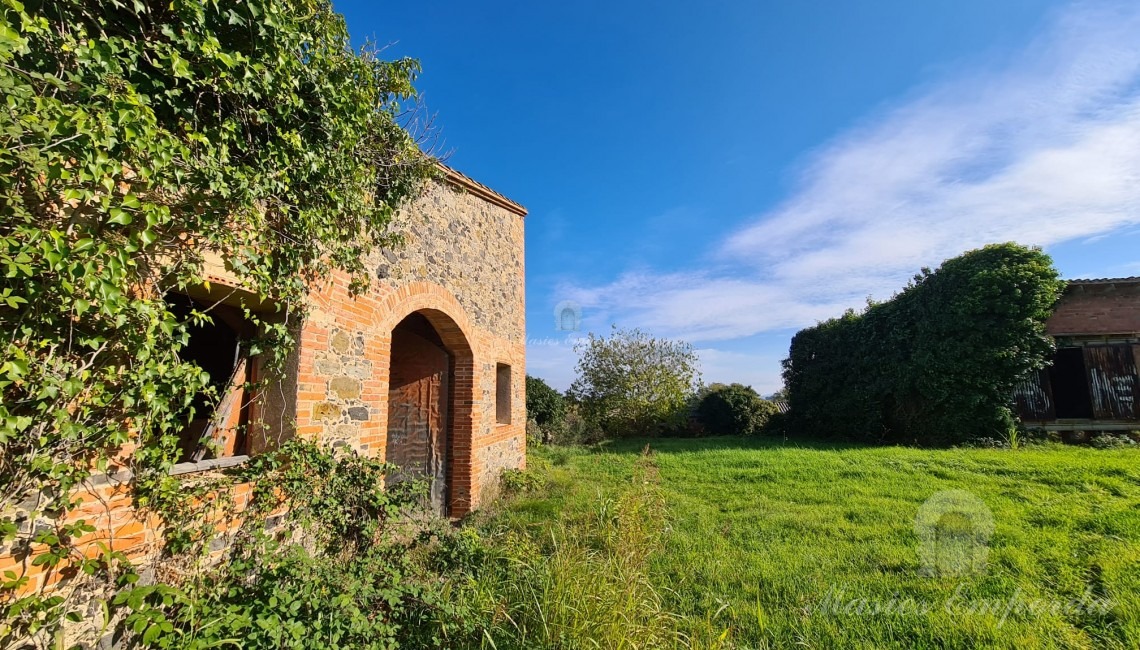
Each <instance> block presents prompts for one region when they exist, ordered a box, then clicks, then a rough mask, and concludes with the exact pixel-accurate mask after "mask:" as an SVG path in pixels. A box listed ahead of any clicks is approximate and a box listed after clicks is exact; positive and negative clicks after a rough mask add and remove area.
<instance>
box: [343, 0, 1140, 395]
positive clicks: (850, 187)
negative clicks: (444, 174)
mask: <svg viewBox="0 0 1140 650" xmlns="http://www.w3.org/2000/svg"><path fill="white" fill-rule="evenodd" d="M335 5H336V7H337V9H338V10H340V11H341V12H343V13H344V14H345V16H346V17H347V19H348V24H349V29H350V31H351V32H352V35H353V38H354V39H355V40H357V41H363V40H365V39H371V40H373V41H376V42H378V43H380V44H388V50H387V52H388V54H390V55H391V56H413V57H416V58H418V59H420V61H421V62H422V64H423V68H424V70H423V74H422V76H421V78H420V81H419V83H418V86H419V88H420V89H421V91H422V94H423V99H424V102H425V103H426V106H427V109H428V110H429V111H430V112H432V113H434V114H435V124H436V126H438V127H439V128H440V129H441V136H442V149H443V150H444V151H447V152H450V157H449V158H448V162H449V164H451V165H452V166H453V167H455V168H457V169H459V170H460V171H463V172H464V173H466V174H468V175H470V176H472V177H473V178H475V179H477V180H479V181H481V182H483V183H485V184H487V185H490V186H491V187H493V188H495V189H497V190H499V191H500V192H502V193H503V194H505V195H507V196H509V197H511V198H512V199H515V200H516V201H518V202H520V203H522V204H523V205H525V206H526V207H527V208H528V209H529V210H530V215H529V216H528V217H527V222H526V228H527V260H526V264H527V321H528V338H529V339H530V344H529V345H528V359H527V364H528V372H529V373H530V374H535V375H538V376H540V377H543V378H545V379H547V380H548V381H550V382H551V383H552V384H554V385H555V386H557V387H560V388H565V387H567V386H568V385H569V383H570V382H571V381H572V379H573V366H574V361H575V358H576V357H575V355H574V352H573V341H574V340H575V339H576V338H577V337H578V336H581V335H582V334H583V333H584V332H586V331H596V332H602V331H605V330H608V328H609V325H610V324H611V323H616V324H617V325H619V326H624V327H641V328H643V329H645V330H647V331H649V332H651V333H654V334H656V335H660V336H668V337H677V338H682V339H685V340H688V341H690V342H692V343H693V344H694V346H695V347H696V349H697V350H698V352H699V354H700V356H701V361H702V370H703V377H704V379H705V381H708V382H712V381H725V382H727V381H740V382H743V383H747V384H751V385H753V386H754V387H755V388H756V389H757V390H759V391H761V392H762V393H767V392H771V391H773V390H775V389H776V388H778V387H779V385H780V380H779V371H780V367H779V361H780V359H782V358H783V357H784V356H785V355H786V353H787V348H788V342H789V340H790V337H791V335H792V334H794V332H795V331H796V330H797V329H798V328H800V327H803V326H805V325H810V324H812V323H814V322H816V321H817V320H819V319H822V318H827V317H830V316H834V315H838V314H839V313H841V312H842V311H843V310H844V309H845V308H847V307H857V306H859V305H861V304H863V303H865V301H866V299H867V297H869V296H870V297H874V298H876V299H883V298H888V297H890V295H891V294H892V293H894V292H895V291H897V290H898V289H899V288H901V287H902V286H903V284H905V282H906V280H907V278H909V277H910V276H911V275H912V274H913V273H914V272H915V271H916V270H917V269H918V268H920V267H921V266H924V265H928V266H933V265H937V264H938V263H939V262H940V261H941V260H943V259H945V258H947V257H950V256H953V255H956V254H958V253H961V252H963V251H965V250H968V249H971V248H975V247H977V246H980V245H982V244H985V243H988V242H993V241H1009V240H1015V241H1020V242H1023V243H1027V244H1036V245H1041V246H1044V247H1045V249H1046V250H1047V251H1048V252H1050V253H1051V254H1052V255H1053V256H1054V259H1055V260H1056V262H1057V265H1058V267H1059V268H1060V270H1061V271H1062V273H1063V274H1064V275H1065V276H1066V277H1106V276H1125V275H1140V37H1138V36H1137V35H1138V34H1140V3H1136V2H1110V1H1098V2H1078V3H1073V2H1048V1H1044V0H1002V1H1000V2H994V1H993V0H984V1H975V0H923V1H922V2H914V1H913V0H892V1H886V0H876V1H869V2H858V3H855V2H845V1H841V0H833V1H831V2H818V1H813V2H806V1H804V2H799V1H796V2H793V1H791V0H787V1H781V2H774V1H768V2H761V1H757V0H752V1H737V2H709V3H691V2H675V1H673V0H665V1H657V2H621V1H620V0H612V1H610V2H564V3H552V2H533V3H522V2H431V1H427V2H419V3H376V2H371V1H364V0H354V1H349V0H336V1H335ZM562 301H573V302H575V303H577V304H579V305H581V310H582V317H583V320H582V324H581V327H580V331H579V332H570V333H567V332H561V331H558V330H557V329H556V326H555V323H556V321H555V318H554V314H553V311H554V308H555V305H556V304H558V303H559V302H562Z"/></svg>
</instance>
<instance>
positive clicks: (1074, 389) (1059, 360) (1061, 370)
mask: <svg viewBox="0 0 1140 650" xmlns="http://www.w3.org/2000/svg"><path fill="white" fill-rule="evenodd" d="M1049 383H1050V384H1052V386H1053V402H1054V404H1056V407H1057V417H1058V418H1059V419H1091V418H1092V416H1093V408H1092V398H1091V397H1090V395H1089V383H1088V371H1087V369H1086V368H1085V356H1084V351H1083V350H1082V349H1081V348H1058V350H1057V354H1056V355H1055V356H1054V358H1053V366H1052V367H1051V368H1049Z"/></svg>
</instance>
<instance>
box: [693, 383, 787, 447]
mask: <svg viewBox="0 0 1140 650" xmlns="http://www.w3.org/2000/svg"><path fill="white" fill-rule="evenodd" d="M776 412H777V409H776V405H775V404H773V403H772V402H769V401H768V400H766V399H763V398H761V397H760V395H759V394H757V392H756V391H755V390H753V389H752V387H751V386H745V385H743V384H712V385H710V386H708V387H707V388H705V389H704V390H702V391H700V392H698V393H697V407H696V415H697V419H698V420H699V423H700V426H701V429H702V433H705V434H707V435H742V436H750V435H753V434H757V433H760V432H761V431H762V430H763V429H764V426H765V425H766V424H768V420H769V419H770V418H771V417H772V416H773V415H775V414H776Z"/></svg>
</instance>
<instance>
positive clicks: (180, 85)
mask: <svg viewBox="0 0 1140 650" xmlns="http://www.w3.org/2000/svg"><path fill="white" fill-rule="evenodd" d="M0 16H2V20H0V97H2V98H3V105H2V106H0V333H2V334H3V340H2V342H0V346H2V347H3V350H2V352H0V396H2V400H0V548H2V549H3V550H4V552H5V553H17V552H20V553H27V554H32V555H28V557H27V561H29V562H34V563H37V564H40V565H45V566H47V567H49V568H51V567H56V566H61V567H62V566H64V565H69V566H70V569H71V570H72V571H73V572H74V571H76V569H77V568H78V569H82V571H78V572H76V575H77V576H79V577H80V578H82V577H83V576H87V577H86V579H87V580H89V581H95V582H99V581H101V584H103V585H104V586H107V587H111V588H114V589H123V588H128V587H129V586H130V585H131V584H132V581H131V579H130V577H131V576H134V578H135V579H137V577H138V576H137V574H135V573H134V572H133V570H131V569H130V567H129V563H127V562H126V559H125V558H123V557H121V556H116V555H115V554H112V553H108V554H106V555H104V556H101V557H98V558H91V557H87V556H84V555H83V554H82V553H81V552H79V551H77V550H76V549H75V548H74V547H73V546H72V542H73V541H74V540H75V539H77V538H79V537H81V536H83V535H84V534H86V533H88V532H90V531H92V530H94V528H93V527H92V526H91V524H90V522H86V521H83V520H79V521H75V518H74V517H69V512H71V511H73V510H74V509H75V508H76V507H77V506H78V505H79V504H77V503H76V502H75V501H74V500H73V494H74V490H73V488H75V487H76V486H77V485H79V484H80V483H81V482H82V481H84V480H85V479H86V478H87V477H89V476H90V475H92V474H94V473H99V472H101V471H103V470H104V469H105V468H107V467H108V464H109V463H110V462H111V461H112V460H113V459H116V458H117V457H119V456H121V452H122V451H123V449H124V448H127V449H131V450H133V451H132V452H131V453H130V454H129V456H128V457H127V462H128V463H129V465H130V469H131V470H132V473H131V476H132V477H133V478H132V479H131V480H132V485H131V487H132V490H133V493H134V494H135V495H136V496H135V500H136V504H137V505H138V506H139V507H140V508H144V509H149V510H150V511H152V512H154V513H156V514H157V515H159V516H160V517H161V518H162V521H163V522H164V524H165V526H164V528H163V530H164V535H165V537H166V541H167V548H166V552H167V553H168V556H169V557H168V559H169V560H170V561H171V562H174V560H173V559H172V558H175V557H177V556H180V555H181V556H186V555H187V554H189V555H190V556H191V557H193V556H195V554H199V555H200V554H201V553H204V552H206V550H205V549H208V545H209V542H210V533H211V532H212V531H213V530H214V524H213V522H212V521H211V520H209V519H203V518H202V517H201V516H199V515H200V514H201V513H200V512H199V511H198V510H196V509H195V508H196V507H197V506H201V505H202V504H203V503H204V502H206V501H210V502H211V503H212V500H213V496H211V495H218V494H224V493H225V490H224V489H223V488H224V487H225V484H226V480H229V481H231V482H232V481H233V480H238V479H236V478H235V479H232V480H231V479H226V480H223V481H222V483H210V482H208V481H205V482H197V483H193V484H186V483H181V482H179V481H178V480H177V479H175V478H174V477H171V476H170V475H169V472H168V470H169V468H170V466H171V465H172V464H173V463H174V462H175V460H176V459H177V457H178V454H179V449H178V437H177V433H178V432H179V430H180V429H182V428H183V426H184V425H185V423H186V422H187V421H188V419H189V418H190V417H191V409H192V408H193V407H192V405H193V402H194V396H195V395H196V394H199V393H200V392H202V391H208V390H209V387H208V376H206V374H205V373H204V372H203V371H202V370H201V369H200V368H198V367H197V366H195V365H194V364H193V363H188V362H186V361H184V360H183V359H181V358H180V355H179V350H180V349H181V347H182V346H183V345H184V344H185V342H186V340H187V329H186V328H187V327H188V325H190V324H191V323H193V322H195V321H201V320H208V319H210V318H211V316H210V314H209V313H208V310H205V309H204V310H202V311H200V312H195V313H194V314H192V315H191V316H190V318H189V319H187V318H176V317H175V315H174V314H172V313H171V311H170V309H169V308H168V305H167V303H166V302H165V301H164V295H165V294H166V293H167V292H180V293H181V292H185V291H186V290H187V289H188V288H190V287H201V286H203V285H204V284H206V280H205V276H204V261H205V260H206V259H207V257H209V256H211V255H213V256H220V257H221V258H223V259H224V260H225V262H226V264H227V265H228V267H229V268H230V270H231V271H232V272H233V274H234V275H236V276H237V277H238V278H239V280H240V284H241V287H242V289H243V290H244V292H245V293H244V294H243V295H246V296H249V301H250V302H254V303H257V304H261V305H264V304H271V305H274V306H275V309H276V311H275V313H273V314H271V315H270V316H269V317H266V316H265V315H264V314H263V313H260V312H259V313H253V311H252V310H249V309H247V310H246V312H247V313H246V316H247V318H249V319H250V320H251V321H254V322H255V323H256V324H258V325H259V326H260V329H261V331H262V332H263V335H262V336H261V337H260V338H259V339H258V340H256V341H254V342H252V343H250V346H251V347H252V348H254V349H251V350H249V353H250V354H257V355H260V358H261V359H263V360H265V363H266V367H267V369H268V370H269V374H272V370H273V368H274V363H275V360H276V363H279V362H280V361H281V360H282V359H284V357H285V354H286V353H287V352H288V350H289V349H290V347H291V346H292V345H293V340H292V336H291V332H293V331H295V330H294V328H293V325H294V324H295V323H296V322H297V321H298V319H300V318H301V317H302V316H303V312H304V300H305V297H306V295H307V293H308V290H309V287H310V286H312V285H313V283H314V281H317V280H319V279H321V278H323V277H326V276H327V275H328V274H329V273H330V272H332V271H333V270H336V269H340V270H343V271H346V272H348V273H349V274H350V275H351V277H353V278H354V287H355V288H357V289H360V288H363V287H364V286H365V285H366V283H367V277H368V276H367V274H366V273H365V272H364V269H363V267H362V260H363V259H364V258H365V256H366V254H367V253H368V252H369V251H370V250H371V249H373V248H375V247H378V246H379V247H387V246H392V245H395V244H397V243H398V241H399V237H398V234H397V233H393V232H391V231H390V229H389V224H390V221H391V217H392V216H393V214H394V212H395V210H397V209H398V208H399V206H400V205H401V203H402V202H403V201H404V200H405V199H408V198H410V197H412V196H413V195H415V194H416V192H417V191H418V190H419V188H420V187H422V185H423V182H424V181H425V180H426V179H427V178H428V177H429V176H430V175H431V174H432V170H433V169H434V162H433V161H432V160H431V159H430V157H429V156H427V155H425V154H424V153H422V151H421V147H420V146H419V144H418V143H417V141H416V138H415V137H414V136H413V135H412V133H410V130H411V129H409V122H408V116H409V115H410V114H411V113H409V111H413V110H414V109H415V99H416V95H415V89H414V87H413V81H414V79H415V76H416V74H417V72H418V63H417V62H416V61H414V60H411V59H401V60H394V61H388V60H383V59H381V58H379V57H378V56H377V53H376V50H374V49H372V48H364V49H362V50H359V49H354V48H353V47H352V46H351V44H350V40H349V34H348V31H347V28H346V25H345V22H344V19H343V17H341V16H340V15H339V14H337V13H336V12H334V11H333V8H332V5H331V3H330V2H329V1H328V0H243V1H240V2H238V1H236V0H231V1H224V0H207V1H205V2H203V1H199V0H161V1H156V0H43V1H41V0H31V1H28V2H23V3H21V2H19V1H17V0H0ZM246 306H247V307H250V306H252V305H246ZM321 453H323V452H321V451H320V450H316V449H307V451H306V454H308V456H306V458H310V459H312V458H318V457H319V456H320V454H321ZM314 454H315V456H314ZM265 462H270V461H269V459H267V460H266V461H265ZM320 462H332V461H331V460H329V459H328V458H324V459H323V460H321V461H320ZM256 467H259V466H257V465H255V466H254V469H256ZM383 471H384V468H383V467H379V466H378V467H374V468H372V467H370V471H369V472H368V473H366V474H367V476H366V477H365V479H361V481H360V489H368V485H372V486H373V487H375V485H377V481H380V480H381V476H382V473H383ZM241 480H242V481H251V482H254V483H255V484H259V487H258V489H259V490H269V493H271V494H287V493H288V490H285V491H284V492H282V491H281V490H278V491H277V492H274V491H273V488H272V481H273V473H272V472H269V473H266V474H264V475H257V474H256V473H255V474H252V475H251V474H249V473H248V472H247V473H246V474H245V475H243V476H242V477H241ZM265 482H269V483H270V485H269V486H268V487H267V486H265V485H260V484H262V483H265ZM322 498H323V497H322ZM314 500H315V501H319V499H317V498H315V497H314V499H311V500H310V501H314ZM29 504H30V505H29ZM310 505H314V503H310ZM330 507H331V506H330ZM300 510H301V511H303V510H305V508H301V509H300ZM381 510H383V509H382V508H381ZM357 514H359V513H357ZM346 516H347V515H346ZM354 516H355V515H354ZM360 516H366V518H368V517H370V518H371V519H375V518H376V517H374V516H372V515H369V514H367V513H366V515H360ZM252 528H253V529H256V528H257V526H256V525H255V524H253V525H252ZM286 528H288V526H286ZM365 546H367V544H365ZM259 548H260V547H259ZM298 552H299V551H298ZM319 556H320V554H317V557H319ZM340 565H341V566H344V565H345V563H344V562H343V561H342V562H341V564H340ZM179 566H182V567H183V568H185V566H186V563H185V562H182V564H179ZM240 566H245V567H247V568H248V567H250V566H265V565H263V564H259V561H254V560H251V561H247V562H246V563H245V564H244V565H239V569H238V570H237V571H236V572H234V573H233V575H234V578H233V579H234V580H235V581H237V582H241V581H242V580H246V579H247V578H249V576H250V575H251V574H243V573H242V571H241V570H240ZM231 571H234V570H233V567H231ZM195 575H197V574H195ZM362 575H369V572H365V573H363V574H362ZM197 578H198V579H202V580H204V578H201V576H200V575H199V576H197ZM191 583H193V581H191ZM197 584H198V585H199V586H202V585H205V584H207V582H198V583H197ZM243 584H248V580H246V582H243ZM23 587H24V579H23V578H21V577H20V576H19V575H17V574H16V573H15V572H8V573H6V574H4V575H3V576H2V579H0V605H3V608H4V609H3V612H4V615H5V616H4V620H3V621H0V645H6V644H8V643H15V642H16V641H17V640H20V639H22V638H25V636H28V635H31V636H32V637H35V638H41V639H42V638H43V634H44V633H45V632H51V630H52V629H53V628H54V627H58V625H59V624H60V622H61V621H62V620H63V619H64V617H74V616H78V614H76V611H77V610H76V609H74V608H75V607H77V605H76V604H75V603H69V602H67V600H66V598H63V597H61V596H58V595H49V594H32V595H28V594H26V593H25V590H24V589H23ZM160 587H161V588H160ZM184 587H185V589H184ZM192 587H193V584H190V585H189V586H188V585H180V584H171V585H166V586H161V585H152V586H151V587H148V589H150V592H149V596H148V595H146V594H144V595H139V592H131V591H129V589H128V591H124V592H123V595H124V597H123V598H122V599H115V600H110V599H108V600H104V601H103V602H104V604H107V603H112V604H113V603H119V604H120V605H123V606H126V605H130V606H131V608H132V609H134V610H136V613H137V612H138V611H142V610H140V609H139V608H140V607H142V604H143V603H144V602H151V601H150V600H148V599H149V598H151V597H154V598H157V607H158V608H159V610H156V611H159V612H160V613H161V609H162V607H163V606H164V605H163V603H165V606H166V607H167V608H170V607H173V608H174V613H173V614H171V616H174V618H175V619H176V618H177V616H178V615H180V614H179V612H185V611H190V612H191V613H193V611H195V610H194V606H195V602H196V601H195V600H194V597H193V594H194V593H195V592H194V590H193V588H192ZM164 589H168V590H167V591H163V590H164ZM169 589H173V590H175V591H169ZM175 592H177V593H178V594H180V595H179V596H178V597H175V596H172V595H171V594H173V593H175ZM90 593H102V592H100V591H99V590H98V589H96V588H93V590H92V591H90ZM132 594H133V595H132ZM144 596H146V597H144ZM346 597H348V598H351V596H346ZM392 599H393V602H396V600H398V599H397V597H396V596H392ZM172 603H174V604H172ZM152 605H154V603H152ZM187 607H188V608H189V610H187V609H185V608H187ZM143 609H145V608H143ZM330 609H332V608H331V607H330ZM167 613H168V614H169V613H170V612H167ZM238 614H241V612H238ZM241 615H244V614H241ZM120 620H121V619H120ZM172 620H174V619H172ZM139 621H141V622H139ZM184 622H185V621H184ZM358 622H359V621H358ZM389 622H390V621H389ZM365 623H367V621H365ZM379 623H385V621H379ZM198 624H202V621H192V622H191V623H187V624H186V626H184V627H183V628H180V629H181V632H179V631H178V630H175V629H174V627H172V626H171V624H170V623H168V622H167V621H166V620H165V619H163V618H162V616H157V615H156V616H154V617H151V619H147V620H144V619H138V618H136V619H134V621H133V622H132V625H133V626H134V627H133V628H132V630H126V631H122V632H123V633H124V634H126V636H121V637H120V638H123V639H125V638H127V637H129V636H130V635H131V634H137V635H139V636H143V635H145V636H146V639H145V641H146V642H147V643H151V642H153V643H155V644H159V645H169V646H171V647H192V645H186V644H184V643H183V642H181V641H178V640H176V637H177V634H179V633H182V632H185V629H193V628H194V625H198ZM175 627H177V626H175ZM289 634H294V635H295V636H298V637H303V636H304V628H301V629H300V630H299V631H298V630H292V631H290V632H289ZM36 635H38V636H36ZM381 637H383V635H381ZM29 638H31V637H29ZM160 639H166V641H164V642H161V643H160ZM274 647H285V646H281V645H277V646H274Z"/></svg>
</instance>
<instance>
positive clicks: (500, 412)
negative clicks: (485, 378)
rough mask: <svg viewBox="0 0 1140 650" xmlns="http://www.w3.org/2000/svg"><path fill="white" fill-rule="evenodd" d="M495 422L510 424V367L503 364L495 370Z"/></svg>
mask: <svg viewBox="0 0 1140 650" xmlns="http://www.w3.org/2000/svg"><path fill="white" fill-rule="evenodd" d="M495 421H496V422H498V423H499V424H510V423H511V367H510V366H508V365H507V364H505V363H500V364H498V366H496V368H495Z"/></svg>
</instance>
